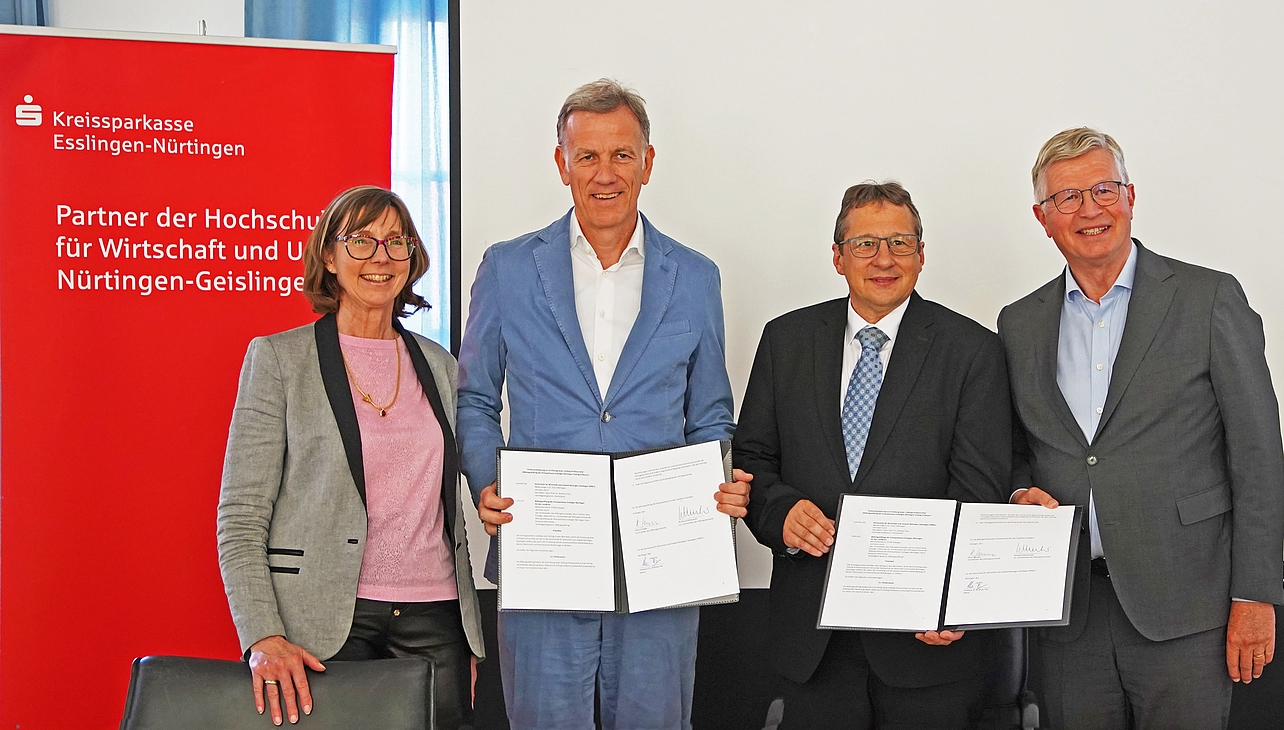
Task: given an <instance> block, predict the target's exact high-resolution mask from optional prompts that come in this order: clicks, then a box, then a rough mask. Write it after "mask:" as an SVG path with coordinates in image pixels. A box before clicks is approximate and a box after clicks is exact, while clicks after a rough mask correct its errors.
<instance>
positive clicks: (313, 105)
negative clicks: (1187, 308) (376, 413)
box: [0, 26, 394, 730]
mask: <svg viewBox="0 0 1284 730" xmlns="http://www.w3.org/2000/svg"><path fill="white" fill-rule="evenodd" d="M390 50H391V49H388V48H384V47H375V46H344V45H339V44H302V43H295V44H289V43H288V42H281V43H279V44H278V43H272V42H264V41H254V40H244V41H242V40H241V39H213V38H193V39H185V38H181V37H175V36H152V37H149V36H141V35H125V34H107V33H103V34H94V36H93V37H86V36H82V35H75V36H73V35H68V34H67V33H65V32H61V31H49V30H47V29H20V28H17V27H13V26H3V27H0V69H3V71H2V72H0V727H4V728H14V727H21V728H23V730H28V729H31V730H35V729H37V728H106V727H114V726H115V725H116V723H118V722H119V721H120V716H121V711H122V708H123V705H124V700H125V690H126V687H127V684H128V680H129V667H130V662H131V660H132V659H133V658H134V657H137V656H144V655H148V654H183V655H194V656H208V657H222V658H235V657H237V656H238V654H239V650H238V646H237V640H236V634H235V631H234V630H233V628H232V623H231V619H230V617H229V614H228V608H227V600H226V598H225V597H224V594H223V586H222V582H221V580H220V578H219V571H218V562H217V553H216V547H215V537H214V517H215V506H216V505H217V502H218V490H219V476H220V474H221V471H222V461H223V449H224V446H225V444H226V439H227V427H228V422H229V421H230V419H231V412H232V404H233V401H234V399H235V394H236V384H237V375H238V373H239V370H240V365H241V360H242V357H243V356H244V354H245V348H246V345H247V344H248V342H249V340H250V339H251V338H252V337H254V336H256V335H261V334H268V333H271V332H277V331H280V330H283V329H286V328H289V327H293V326H297V325H300V324H304V323H307V322H309V321H311V320H312V319H313V318H314V315H313V314H312V313H311V309H310V307H309V306H308V302H307V300H306V299H305V298H304V296H303V295H302V294H301V293H300V290H301V288H302V285H303V263H302V261H301V256H302V245H303V242H304V241H305V240H306V239H307V236H308V233H309V232H310V231H311V229H312V227H313V226H314V225H315V223H316V221H317V218H318V216H319V214H320V212H321V210H322V208H323V207H324V206H325V205H326V203H328V202H329V201H330V199H331V198H333V196H334V195H335V194H336V193H338V192H339V191H341V190H343V189H346V188H348V187H351V186H353V185H358V184H363V183H371V184H376V185H383V186H387V185H388V184H389V178H390V159H391V150H390V145H391V125H392V72H393V58H394V57H393V55H391V53H389V52H388V51H390ZM247 701H249V700H248V694H247Z"/></svg>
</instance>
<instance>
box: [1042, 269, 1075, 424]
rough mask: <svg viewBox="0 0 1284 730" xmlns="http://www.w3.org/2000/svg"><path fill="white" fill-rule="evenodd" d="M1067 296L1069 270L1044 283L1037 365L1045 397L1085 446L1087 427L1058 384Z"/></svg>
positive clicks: (1062, 421) (1058, 416)
mask: <svg viewBox="0 0 1284 730" xmlns="http://www.w3.org/2000/svg"><path fill="white" fill-rule="evenodd" d="M1065 299H1066V272H1065V270H1064V269H1063V270H1062V271H1061V276H1059V277H1057V278H1056V279H1055V280H1053V281H1051V282H1048V284H1046V285H1044V287H1043V291H1042V294H1041V296H1040V297H1039V304H1038V307H1037V308H1036V310H1035V313H1034V322H1033V324H1034V326H1033V328H1032V332H1033V333H1034V352H1035V365H1036V366H1037V367H1038V369H1039V372H1038V382H1039V385H1040V386H1041V387H1042V388H1043V397H1044V398H1045V399H1046V400H1047V402H1048V404H1049V405H1050V406H1051V407H1052V410H1053V411H1054V412H1055V413H1056V414H1057V418H1059V419H1060V420H1061V425H1063V426H1065V427H1066V430H1067V431H1069V432H1070V435H1071V436H1073V437H1074V440H1075V441H1076V442H1078V444H1079V445H1080V446H1082V447H1084V448H1087V446H1088V441H1087V439H1085V438H1084V437H1083V429H1082V428H1079V422H1078V421H1076V420H1075V418H1074V413H1073V412H1071V410H1070V405H1069V404H1068V403H1066V397H1065V394H1064V393H1062V392H1061V386H1059V385H1057V347H1058V343H1060V341H1061V309H1062V307H1063V306H1064V304H1063V303H1064V302H1065Z"/></svg>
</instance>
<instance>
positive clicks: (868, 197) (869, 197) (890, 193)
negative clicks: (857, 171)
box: [834, 180, 923, 243]
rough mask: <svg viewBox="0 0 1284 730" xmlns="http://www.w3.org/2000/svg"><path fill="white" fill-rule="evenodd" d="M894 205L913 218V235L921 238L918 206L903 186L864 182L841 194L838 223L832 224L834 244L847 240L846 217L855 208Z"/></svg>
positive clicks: (891, 183)
mask: <svg viewBox="0 0 1284 730" xmlns="http://www.w3.org/2000/svg"><path fill="white" fill-rule="evenodd" d="M880 204H884V205H895V206H897V207H900V208H907V209H909V212H910V215H911V216H912V217H913V218H914V235H916V236H918V237H919V238H922V237H923V219H922V218H920V217H919V215H918V206H916V205H914V200H913V199H912V198H910V194H909V191H908V190H906V189H905V186H903V185H901V184H900V183H898V182H896V181H895V180H887V181H885V182H881V183H880V182H874V181H873V180H866V181H865V182H863V183H861V184H859V185H853V186H851V187H850V188H847V192H845V193H843V203H842V205H841V206H839V208H838V222H837V223H835V224H834V243H842V242H843V240H844V239H846V238H847V215H848V214H849V213H851V212H852V211H853V210H856V209H857V208H864V207H865V206H867V205H880Z"/></svg>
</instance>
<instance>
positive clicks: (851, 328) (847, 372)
mask: <svg viewBox="0 0 1284 730" xmlns="http://www.w3.org/2000/svg"><path fill="white" fill-rule="evenodd" d="M908 306H909V297H905V301H903V302H901V303H900V304H898V305H897V306H896V309H893V310H892V311H890V312H888V313H887V314H886V315H884V316H883V318H882V319H880V320H878V323H877V324H875V323H872V322H868V321H866V320H865V318H864V317H862V316H860V315H859V314H857V313H856V309H855V308H853V307H852V305H851V300H850V299H849V300H848V302H847V329H846V330H845V331H844V332H843V379H842V380H841V381H840V382H841V383H842V385H841V386H840V387H841V388H842V391H841V392H839V394H838V415H839V417H840V418H841V417H842V412H843V403H844V402H845V401H846V399H847V386H848V385H850V384H851V379H852V371H853V370H855V369H856V364H857V363H859V362H860V351H861V346H860V342H858V341H857V340H856V335H857V334H859V333H860V331H861V330H863V329H865V328H866V327H875V328H877V329H878V330H879V331H881V332H882V333H883V334H885V335H887V342H884V343H883V347H882V348H881V349H879V351H878V359H879V362H881V363H882V364H883V377H887V363H888V362H889V361H891V359H892V348H893V347H895V346H896V333H897V332H899V331H900V329H901V320H902V319H904V318H905V308H906V307H908Z"/></svg>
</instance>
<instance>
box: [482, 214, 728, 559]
mask: <svg viewBox="0 0 1284 730" xmlns="http://www.w3.org/2000/svg"><path fill="white" fill-rule="evenodd" d="M571 215H572V213H567V214H566V215H565V216H562V218H560V219H559V220H557V221H556V222H555V223H553V224H552V225H550V226H548V227H547V228H545V229H543V230H541V231H536V232H535V233H529V234H527V235H524V236H521V237H519V238H515V239H513V240H511V241H505V242H503V243H497V244H495V245H493V246H491V247H490V248H489V249H487V250H486V253H485V255H484V256H483V257H482V262H481V266H479V267H478V268H477V278H476V280H475V281H474V283H473V289H472V300H471V303H470V305H469V311H468V324H467V327H466V328H465V330H464V338H463V343H462V344H461V346H460V350H459V413H458V431H457V433H458V439H459V448H460V462H461V467H462V470H463V472H464V474H465V475H466V476H467V477H468V484H469V487H470V488H471V490H472V494H473V501H474V502H476V500H477V499H478V498H479V496H480V495H481V490H482V489H484V488H485V487H486V486H487V485H489V484H491V483H493V482H494V481H495V449H496V448H497V447H500V446H503V445H504V437H503V433H502V432H501V430H500V422H499V414H500V410H501V408H502V406H501V404H500V392H501V390H502V388H503V386H504V381H505V378H507V385H508V403H509V406H510V409H511V412H510V413H509V439H508V444H509V445H510V446H516V447H536V448H549V449H566V450H573V451H605V452H621V451H633V450H638V449H650V448H657V447H662V446H677V445H681V444H687V443H700V442H704V441H713V440H717V439H729V438H731V432H732V431H733V430H734V428H735V423H734V421H733V415H732V400H731V383H730V381H728V379H727V368H726V354H725V335H724V332H723V320H722V292H721V278H720V277H719V275H718V267H717V265H715V264H714V263H713V262H712V261H710V260H709V259H708V258H705V257H704V256H702V255H701V254H699V253H696V252H695V251H693V250H691V249H689V248H687V247H685V246H683V245H682V244H680V243H678V242H677V241H674V240H673V239H671V238H669V237H668V236H666V235H664V234H663V233H660V232H659V231H657V230H656V229H655V226H652V225H651V222H650V221H648V220H647V219H646V216H642V225H643V231H644V235H645V243H644V245H645V258H644V263H643V270H642V271H643V273H642V308H641V311H640V312H639V313H638V318H637V321H636V322H635V323H634V325H633V330H632V331H631V332H630V333H629V337H628V340H627V341H626V342H625V344H624V349H623V351H622V352H621V353H620V360H619V364H618V365H617V366H616V369H615V374H614V375H613V376H612V378H611V385H610V388H609V389H608V390H607V392H606V393H601V392H599V391H598V385H597V378H596V377H595V376H594V374H593V363H592V362H591V361H590V359H589V354H588V348H587V347H586V346H585V344H584V337H583V336H582V335H581V333H580V322H579V318H578V316H577V315H576V311H575V287H574V283H573V280H572V275H571V244H570V216H571ZM493 552H494V551H492V556H491V558H492V560H490V561H488V564H487V571H486V572H487V574H488V576H487V577H489V578H491V579H492V580H493V579H494V573H493V570H492V568H493V565H492V563H493V557H494V556H493Z"/></svg>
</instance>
